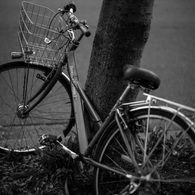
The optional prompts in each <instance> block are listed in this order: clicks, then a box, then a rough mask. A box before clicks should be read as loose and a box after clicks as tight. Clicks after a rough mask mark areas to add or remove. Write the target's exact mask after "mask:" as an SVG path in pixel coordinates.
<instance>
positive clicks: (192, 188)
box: [94, 108, 195, 195]
mask: <svg viewBox="0 0 195 195" xmlns="http://www.w3.org/2000/svg"><path fill="white" fill-rule="evenodd" d="M128 118H129V121H128V126H129V129H126V130H124V131H123V132H124V134H125V135H126V137H127V140H128V144H129V147H130V148H131V149H132V151H133V154H134V158H135V160H136V162H137V164H136V165H135V164H134V163H133V160H132V158H131V157H130V155H129V152H128V150H127V147H126V145H125V143H124V140H123V138H122V136H121V133H120V131H119V128H118V126H117V124H116V122H113V124H112V125H111V126H110V127H109V128H108V129H107V130H106V131H105V133H104V135H103V136H102V137H101V139H100V142H99V144H98V147H97V149H96V152H95V159H96V160H97V161H99V162H101V163H103V164H106V165H107V166H109V167H112V168H116V169H117V170H120V171H122V172H124V173H126V174H131V175H133V176H135V177H134V180H133V179H128V178H126V177H124V176H121V175H118V174H116V173H112V172H109V171H107V170H104V169H99V168H97V169H96V170H95V172H94V184H95V187H94V189H95V194H96V195H103V194H104V195H105V194H107V195H109V194H137V195H141V194H147V195H148V194H150V195H151V194H161V195H163V194H164V195H165V194H166V195H169V194H170V195H173V194H180V195H182V194H194V193H195V168H194V165H195V150H194V149H195V131H194V129H193V128H192V127H191V125H190V126H189V124H188V123H186V121H184V120H183V119H182V118H181V117H179V116H176V117H175V116H174V113H172V112H169V111H167V110H163V109H160V108H152V109H151V112H150V115H149V116H148V109H140V110H137V111H133V112H129V117H128ZM148 121H149V122H148ZM147 125H148V127H149V132H148V135H147V136H146V132H145V130H146V128H147ZM130 131H131V132H132V133H130ZM133 134H134V135H133ZM132 135H133V136H132ZM130 136H131V137H130ZM145 140H147V143H146V142H145ZM144 151H146V156H145V155H144ZM144 156H145V157H144ZM136 166H137V167H136Z"/></svg>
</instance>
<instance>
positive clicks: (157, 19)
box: [0, 0, 195, 108]
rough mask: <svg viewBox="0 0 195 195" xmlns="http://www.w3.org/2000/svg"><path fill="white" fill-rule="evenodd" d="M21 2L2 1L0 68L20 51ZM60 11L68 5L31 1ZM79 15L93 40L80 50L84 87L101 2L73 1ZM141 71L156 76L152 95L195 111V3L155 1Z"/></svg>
mask: <svg viewBox="0 0 195 195" xmlns="http://www.w3.org/2000/svg"><path fill="white" fill-rule="evenodd" d="M21 2H22V1H21V0H14V1H13V0H0V64H2V63H5V62H9V61H11V57H10V53H11V52H12V51H19V48H20V47H19V43H18V38H17V31H18V20H19V11H20V7H21ZM30 2H33V3H37V4H41V5H44V6H47V7H49V8H51V9H52V10H54V11H57V8H59V7H63V6H64V5H66V4H67V3H69V1H66V0H30ZM74 2H75V3H76V5H77V12H76V15H77V16H78V18H79V19H86V20H87V21H88V25H89V26H90V30H91V32H92V36H91V37H90V38H85V39H83V40H82V43H81V45H80V49H78V50H77V53H78V54H77V58H78V60H77V61H78V64H79V68H78V71H79V74H80V80H81V83H82V84H83V86H84V83H85V80H86V76H87V70H88V65H89V59H90V54H91V48H92V44H93V39H94V35H95V31H96V27H97V23H98V17H99V13H100V8H101V3H102V0H74ZM141 67H143V68H147V69H150V70H152V71H154V72H156V73H157V74H158V75H159V77H160V78H161V86H160V88H159V89H158V90H157V91H155V92H154V93H153V94H155V95H158V96H161V97H163V98H167V99H169V100H173V101H176V102H178V103H182V104H185V105H188V106H192V107H194V108H195V1H194V0H185V1H184V0H155V3H154V8H153V20H152V25H151V31H150V36H149V40H148V42H147V43H146V46H145V49H144V52H143V57H142V62H141Z"/></svg>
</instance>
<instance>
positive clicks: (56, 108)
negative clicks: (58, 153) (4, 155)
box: [0, 62, 74, 153]
mask: <svg viewBox="0 0 195 195" xmlns="http://www.w3.org/2000/svg"><path fill="white" fill-rule="evenodd" d="M50 71H51V69H50V68H49V67H44V66H40V65H34V64H27V63H25V62H11V63H7V64H3V65H1V66H0V105H1V107H0V150H1V151H13V152H23V153H25V152H27V153H28V152H33V151H34V150H35V148H37V147H38V145H39V142H38V140H39V139H40V136H41V135H42V134H52V135H60V134H63V131H64V130H66V131H68V130H70V129H71V127H72V125H73V124H74V117H73V110H72V99H71V89H70V84H69V80H68V78H67V77H65V76H64V75H62V76H60V78H59V80H58V81H57V83H56V84H55V86H54V87H53V88H52V89H51V91H50V92H49V94H48V95H47V96H46V97H45V98H44V99H43V100H42V102H40V103H39V104H38V105H37V106H36V107H35V108H34V109H33V110H32V111H30V113H29V114H28V115H25V116H21V110H22V109H24V108H23V107H24V102H26V101H27V100H29V99H30V98H31V97H32V96H33V95H34V94H35V93H36V91H37V90H38V89H39V88H40V87H41V85H42V84H43V82H44V80H45V78H46V75H48V73H49V72H50ZM36 100H37V99H35V100H33V101H32V102H31V103H30V104H29V105H25V107H26V108H27V107H28V106H31V105H32V104H33V103H34V102H35V101H36ZM67 129H68V130H67Z"/></svg>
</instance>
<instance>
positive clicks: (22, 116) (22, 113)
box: [17, 104, 29, 119]
mask: <svg viewBox="0 0 195 195" xmlns="http://www.w3.org/2000/svg"><path fill="white" fill-rule="evenodd" d="M27 108H28V105H24V104H19V105H18V107H17V116H18V118H20V119H25V118H27V117H28V116H29V113H25V111H26V109H27Z"/></svg>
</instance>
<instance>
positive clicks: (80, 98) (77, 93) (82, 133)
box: [66, 51, 131, 154]
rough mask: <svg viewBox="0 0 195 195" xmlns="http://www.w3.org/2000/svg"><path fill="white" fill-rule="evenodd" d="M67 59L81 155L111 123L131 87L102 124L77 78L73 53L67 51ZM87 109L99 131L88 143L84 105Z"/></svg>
mask: <svg viewBox="0 0 195 195" xmlns="http://www.w3.org/2000/svg"><path fill="white" fill-rule="evenodd" d="M66 55H67V57H68V71H69V73H70V81H71V89H72V98H73V104H74V112H75V118H76V126H77V133H78V140H79V148H80V153H81V154H87V153H88V152H89V151H90V149H91V148H93V147H94V145H95V144H96V143H97V141H98V140H99V138H100V136H101V135H102V132H103V131H104V130H105V129H106V128H107V127H108V125H109V124H110V123H111V122H112V121H113V119H114V116H115V111H116V108H117V107H118V105H119V104H120V103H121V102H122V101H123V100H124V99H125V97H126V95H127V94H128V93H129V90H130V89H131V86H130V85H128V86H127V88H126V90H125V91H124V92H123V94H122V95H121V97H120V98H119V99H118V101H117V102H116V104H115V105H114V107H113V109H112V110H111V111H110V113H109V115H108V117H107V118H106V119H105V121H104V122H102V121H101V119H100V117H99V115H98V114H97V112H96V111H95V109H94V107H93V106H92V104H91V103H90V101H89V99H88V98H87V96H86V95H85V92H84V91H83V89H82V87H81V85H80V83H79V77H78V72H77V62H76V58H75V53H74V51H69V52H68V53H67V54H66ZM83 103H84V104H85V107H86V108H87V110H88V112H89V114H90V116H91V117H92V119H93V120H94V121H95V122H97V125H98V127H99V130H98V131H97V133H96V134H95V136H94V137H93V139H92V140H91V141H90V143H88V138H87V133H86V127H85V120H84V110H83V109H84V105H83Z"/></svg>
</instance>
